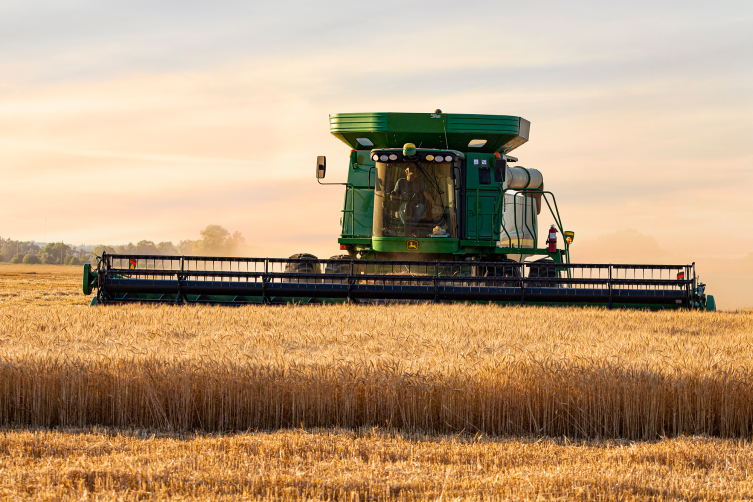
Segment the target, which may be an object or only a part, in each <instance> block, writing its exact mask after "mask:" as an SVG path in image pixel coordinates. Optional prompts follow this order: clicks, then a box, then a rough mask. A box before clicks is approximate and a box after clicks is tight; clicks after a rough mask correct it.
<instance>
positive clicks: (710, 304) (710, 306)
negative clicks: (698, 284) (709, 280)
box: [706, 295, 716, 312]
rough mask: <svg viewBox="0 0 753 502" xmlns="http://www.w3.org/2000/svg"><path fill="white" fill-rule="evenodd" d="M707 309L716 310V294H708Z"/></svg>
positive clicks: (709, 310)
mask: <svg viewBox="0 0 753 502" xmlns="http://www.w3.org/2000/svg"><path fill="white" fill-rule="evenodd" d="M706 310H707V311H708V312H716V300H714V295H706Z"/></svg>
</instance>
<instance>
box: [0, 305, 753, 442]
mask: <svg viewBox="0 0 753 502" xmlns="http://www.w3.org/2000/svg"><path fill="white" fill-rule="evenodd" d="M0 334H1V335H0V337H1V338H0V361H2V365H1V366H0V422H1V423H5V424H12V425H16V426H21V425H22V426H28V425H38V426H45V427H54V426H87V425H104V426H116V427H152V428H158V429H162V430H204V431H224V430H248V429H275V428H281V427H291V426H295V427H297V426H303V427H328V426H335V425H339V426H342V427H360V426H371V425H380V426H387V427H395V428H401V429H406V430H414V429H418V430H424V431H432V432H453V431H455V432H456V431H462V430H465V431H469V432H472V433H475V432H482V433H484V434H492V435H498V434H514V435H529V434H535V435H549V436H561V435H567V436H569V437H587V438H597V437H621V438H656V437H660V436H675V435H678V434H710V435H719V436H727V437H729V436H737V437H749V436H751V434H753V374H751V368H753V354H751V351H749V350H748V347H750V345H751V342H752V341H753V314H751V313H743V312H739V313H713V314H712V313H693V312H663V313H648V312H622V311H616V312H615V311H611V312H610V311H604V310H589V309H586V310H584V309H544V308H540V309H536V308H526V309H520V308H499V307H487V306H468V305H450V306H447V305H442V306H440V305H436V306H432V305H418V306H389V307H384V306H347V305H346V306H331V307H285V308H268V307H267V308H265V307H246V308H239V309H222V308H208V307H183V308H176V307H148V306H129V307H122V308H120V307H115V308H86V307H47V308H34V307H31V308H26V309H17V308H15V309H11V308H2V307H0Z"/></svg>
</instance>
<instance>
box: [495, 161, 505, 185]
mask: <svg viewBox="0 0 753 502" xmlns="http://www.w3.org/2000/svg"><path fill="white" fill-rule="evenodd" d="M506 171H507V161H506V160H505V159H494V181H496V182H497V183H504V181H505V172H506Z"/></svg>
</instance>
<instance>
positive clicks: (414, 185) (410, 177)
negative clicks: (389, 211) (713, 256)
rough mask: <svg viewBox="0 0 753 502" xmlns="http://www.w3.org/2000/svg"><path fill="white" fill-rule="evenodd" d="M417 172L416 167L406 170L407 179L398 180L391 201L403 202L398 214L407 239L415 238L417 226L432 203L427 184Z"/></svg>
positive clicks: (409, 167)
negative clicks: (428, 205)
mask: <svg viewBox="0 0 753 502" xmlns="http://www.w3.org/2000/svg"><path fill="white" fill-rule="evenodd" d="M417 171H418V169H416V168H415V167H413V166H408V167H407V168H406V169H405V178H400V179H399V180H397V183H395V190H393V191H392V193H391V194H390V200H400V201H402V203H401V204H400V209H398V211H397V213H398V216H399V217H400V221H401V222H402V223H403V225H404V226H405V236H406V237H408V236H414V235H413V234H414V230H415V228H416V225H417V224H418V222H419V221H420V220H421V218H422V217H423V215H424V213H425V212H426V206H427V204H429V203H431V201H432V198H431V196H430V195H429V193H428V191H427V188H426V182H425V181H424V179H423V177H422V176H421V175H420V174H418V173H417Z"/></svg>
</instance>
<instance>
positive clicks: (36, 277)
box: [0, 264, 91, 306]
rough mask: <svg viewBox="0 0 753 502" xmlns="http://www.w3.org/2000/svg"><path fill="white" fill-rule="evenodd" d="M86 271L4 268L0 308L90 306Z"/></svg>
mask: <svg viewBox="0 0 753 502" xmlns="http://www.w3.org/2000/svg"><path fill="white" fill-rule="evenodd" d="M82 275H83V274H82V267H81V266H75V267H67V266H64V267H61V266H56V265H6V264H0V305H16V306H21V305H88V304H89V302H90V301H91V298H88V297H86V296H84V294H83V293H82V292H81V286H82V285H81V282H82Z"/></svg>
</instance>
